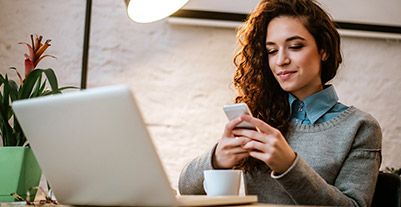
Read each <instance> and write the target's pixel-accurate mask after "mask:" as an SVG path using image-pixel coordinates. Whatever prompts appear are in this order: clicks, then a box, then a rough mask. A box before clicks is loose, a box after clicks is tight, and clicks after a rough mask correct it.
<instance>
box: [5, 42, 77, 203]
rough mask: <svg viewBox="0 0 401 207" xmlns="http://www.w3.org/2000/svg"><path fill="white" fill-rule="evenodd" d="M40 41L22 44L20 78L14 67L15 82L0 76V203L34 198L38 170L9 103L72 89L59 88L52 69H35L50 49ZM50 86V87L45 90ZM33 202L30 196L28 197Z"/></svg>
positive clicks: (45, 43) (38, 177)
mask: <svg viewBox="0 0 401 207" xmlns="http://www.w3.org/2000/svg"><path fill="white" fill-rule="evenodd" d="M42 40H43V37H42V36H38V35H35V38H34V36H33V35H31V44H28V43H20V44H24V45H26V46H27V48H28V53H27V54H25V74H24V77H23V76H21V74H20V73H19V72H18V71H17V69H16V68H15V67H11V68H10V69H11V70H14V71H15V72H16V74H17V77H18V80H17V81H14V80H11V79H9V78H8V75H7V74H5V75H3V74H0V135H1V138H2V143H3V147H0V166H1V170H0V202H8V201H14V197H13V196H12V195H11V194H12V193H16V194H18V195H20V196H22V197H23V198H24V199H26V196H27V192H28V191H30V194H31V195H35V194H36V190H35V189H37V188H35V187H36V186H38V184H39V181H40V177H41V170H40V167H39V165H38V163H37V161H36V158H35V156H34V154H33V153H32V151H31V149H30V148H29V144H28V142H27V139H26V137H25V134H24V132H23V131H22V129H21V126H20V125H19V123H18V120H17V119H16V118H15V116H14V112H13V111H12V108H11V103H12V102H13V101H16V100H20V99H28V98H34V97H39V96H46V95H51V94H57V93H61V91H62V90H64V89H67V88H74V87H64V88H59V86H58V82H57V77H56V75H55V73H54V71H53V69H51V68H48V69H39V68H36V66H37V65H38V64H39V62H40V61H41V60H42V59H43V58H45V57H53V58H54V56H51V55H45V54H44V52H45V51H46V49H47V48H48V47H49V46H50V40H46V41H44V42H42ZM49 86H50V87H49ZM31 199H34V196H33V197H31Z"/></svg>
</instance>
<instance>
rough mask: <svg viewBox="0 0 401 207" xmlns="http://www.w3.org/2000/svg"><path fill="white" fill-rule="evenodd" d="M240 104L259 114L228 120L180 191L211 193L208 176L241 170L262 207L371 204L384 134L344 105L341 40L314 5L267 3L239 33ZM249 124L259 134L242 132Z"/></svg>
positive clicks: (284, 0)
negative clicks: (338, 84)
mask: <svg viewBox="0 0 401 207" xmlns="http://www.w3.org/2000/svg"><path fill="white" fill-rule="evenodd" d="M238 39H239V44H240V49H239V52H238V54H237V55H236V56H235V58H234V62H235V65H236V66H237V71H236V74H235V76H234V84H235V86H236V88H237V90H238V94H239V95H238V96H237V97H236V99H235V100H236V102H245V103H247V104H248V106H249V107H250V109H251V111H252V114H253V115H254V117H250V116H247V115H243V116H241V117H239V118H237V119H235V120H233V121H231V122H229V123H228V124H227V125H226V127H225V129H224V133H223V136H222V138H221V139H220V140H219V141H218V143H217V144H216V146H215V147H213V149H212V150H210V151H209V152H207V153H206V154H204V155H202V156H200V157H198V158H196V159H194V160H193V161H192V162H191V163H189V164H188V165H187V166H186V167H185V168H184V169H183V171H182V173H181V176H180V180H179V190H180V192H181V194H205V192H204V190H203V187H202V186H203V185H202V182H203V170H206V169H229V168H240V169H243V170H244V177H245V187H246V193H247V194H250V195H258V199H259V201H260V202H267V203H280V204H304V205H308V204H311V205H335V206H369V205H370V203H371V200H372V197H373V193H374V189H375V185H376V180H377V176H378V172H379V167H380V163H381V138H382V135H381V129H380V126H379V124H378V123H377V121H376V120H375V119H374V118H373V117H372V116H370V115H369V114H367V113H365V112H362V111H360V110H358V109H357V108H355V107H353V106H350V107H348V106H345V105H343V104H341V103H339V102H338V98H337V95H336V92H335V90H334V87H333V86H332V85H329V84H327V82H328V81H330V80H331V79H333V78H334V76H335V75H336V71H337V68H338V66H339V64H340V63H341V61H342V58H341V53H340V37H339V34H338V32H337V30H336V29H335V26H334V24H333V22H332V21H331V19H330V17H329V16H328V15H327V14H326V13H325V12H324V11H323V10H322V9H321V8H320V7H319V6H318V5H317V3H316V2H314V1H312V0H262V1H261V2H260V3H259V5H258V6H257V8H256V10H255V11H254V12H253V13H252V14H251V15H250V16H249V17H248V20H247V22H246V25H245V26H244V27H243V28H242V29H241V30H240V31H239V34H238ZM242 121H247V122H249V123H251V124H253V125H255V126H256V127H257V128H258V131H255V130H247V129H238V128H236V125H237V124H238V123H240V122H242Z"/></svg>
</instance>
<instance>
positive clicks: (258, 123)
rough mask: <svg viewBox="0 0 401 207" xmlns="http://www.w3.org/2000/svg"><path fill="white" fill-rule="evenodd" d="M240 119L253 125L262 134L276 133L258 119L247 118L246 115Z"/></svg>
mask: <svg viewBox="0 0 401 207" xmlns="http://www.w3.org/2000/svg"><path fill="white" fill-rule="evenodd" d="M240 118H241V120H243V121H247V122H249V123H251V124H253V125H254V126H255V127H256V128H258V129H259V130H261V131H262V132H265V133H276V132H277V129H275V128H273V127H272V126H270V125H268V124H267V123H265V122H264V121H262V120H260V119H258V118H255V117H252V116H249V115H247V114H243V115H241V116H240Z"/></svg>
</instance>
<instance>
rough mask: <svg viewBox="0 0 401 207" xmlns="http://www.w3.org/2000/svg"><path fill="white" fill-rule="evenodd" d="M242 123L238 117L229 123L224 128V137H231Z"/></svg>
mask: <svg viewBox="0 0 401 207" xmlns="http://www.w3.org/2000/svg"><path fill="white" fill-rule="evenodd" d="M241 121H242V119H241V117H237V118H235V119H233V120H231V121H230V122H228V123H227V124H226V127H225V128H224V133H223V137H230V136H232V135H231V131H232V130H233V129H234V128H235V126H237V124H239V123H240V122H241Z"/></svg>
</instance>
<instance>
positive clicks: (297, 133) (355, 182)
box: [179, 107, 382, 206]
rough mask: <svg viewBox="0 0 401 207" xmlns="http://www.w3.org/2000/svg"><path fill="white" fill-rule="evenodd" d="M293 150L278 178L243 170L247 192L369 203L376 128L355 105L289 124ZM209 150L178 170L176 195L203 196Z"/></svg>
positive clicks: (289, 200) (375, 168) (275, 199)
mask: <svg viewBox="0 0 401 207" xmlns="http://www.w3.org/2000/svg"><path fill="white" fill-rule="evenodd" d="M286 138H287V141H288V143H289V144H290V146H291V147H292V149H293V150H294V151H295V152H296V153H297V158H296V160H295V162H294V164H293V165H292V166H291V168H290V169H289V170H288V171H287V172H286V173H284V174H283V175H280V176H278V177H276V176H274V175H271V173H270V171H269V170H268V168H267V167H266V169H264V170H260V171H258V172H256V173H254V174H253V175H251V174H248V173H247V174H245V175H244V178H245V188H246V193H247V194H248V195H257V196H258V200H259V202H265V203H279V204H302V205H309V204H310V205H326V206H327V205H334V206H370V203H371V200H372V197H373V193H374V189H375V185H376V180H377V176H378V172H379V167H380V163H381V139H382V134H381V129H380V126H379V124H378V123H377V121H376V120H375V119H374V118H373V117H372V116H370V115H369V114H367V113H364V112H362V111H360V110H358V109H357V108H355V107H349V108H348V109H347V110H345V111H344V112H342V113H341V114H340V115H338V116H337V117H336V118H334V119H331V120H329V121H327V122H323V123H320V124H315V125H303V124H297V123H292V124H291V126H290V130H289V133H288V134H287V136H286ZM213 154H214V148H213V150H210V151H208V152H207V153H206V154H204V155H202V156H200V157H197V158H195V159H194V160H193V161H192V162H190V163H189V164H188V165H187V166H186V167H185V168H184V169H183V171H182V172H181V176H180V179H179V190H180V193H181V194H205V192H204V190H203V187H202V186H203V185H202V182H203V170H206V169H212V168H213V167H212V164H211V162H212V156H213Z"/></svg>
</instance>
